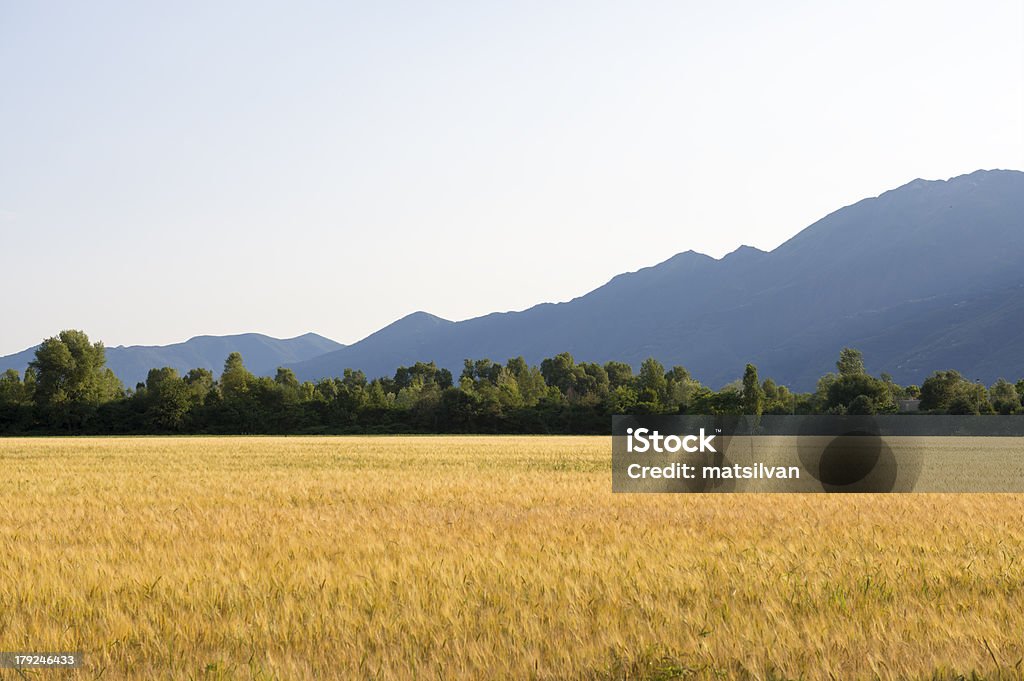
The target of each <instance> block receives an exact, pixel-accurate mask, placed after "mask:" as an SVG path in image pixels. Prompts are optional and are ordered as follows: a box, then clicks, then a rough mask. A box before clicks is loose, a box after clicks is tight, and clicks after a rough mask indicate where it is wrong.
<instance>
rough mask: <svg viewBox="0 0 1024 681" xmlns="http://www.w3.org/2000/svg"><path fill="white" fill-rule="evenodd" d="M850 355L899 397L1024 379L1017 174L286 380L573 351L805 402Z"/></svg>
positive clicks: (387, 343) (679, 262) (320, 360)
mask: <svg viewBox="0 0 1024 681" xmlns="http://www.w3.org/2000/svg"><path fill="white" fill-rule="evenodd" d="M847 345H849V346H853V347H856V348H859V349H861V350H863V351H864V353H865V357H866V360H867V365H868V369H869V370H870V371H873V372H875V373H878V372H883V371H885V372H889V373H891V374H892V375H893V377H894V378H895V379H896V380H897V381H900V382H903V383H918V382H920V381H921V380H922V379H923V378H924V377H925V376H926V375H927V374H928V373H930V372H931V371H933V370H935V369H947V368H955V369H959V370H960V371H962V372H964V373H965V374H966V375H967V376H968V377H969V378H971V379H980V380H982V381H984V382H986V383H989V382H991V381H993V380H994V379H995V378H997V377H999V376H1005V377H1007V378H1011V379H1016V378H1020V377H1022V376H1024V173H1022V172H1019V171H1010V170H991V171H977V172H974V173H971V174H969V175H963V176H960V177H956V178H953V179H950V180H947V181H942V180H939V181H926V180H914V181H913V182H910V183H909V184H906V185H904V186H902V187H899V188H897V189H893V190H891V191H888V192H885V193H884V194H882V195H880V196H878V197H875V198H869V199H865V200H863V201H860V202H858V203H855V204H853V205H851V206H847V207H845V208H842V209H840V210H837V211H836V212H834V213H832V214H830V215H828V216H826V217H824V218H822V219H821V220H819V221H818V222H815V223H814V224H812V225H811V226H809V227H807V228H806V229H804V230H803V231H801V232H800V233H799V234H797V235H796V236H794V237H793V238H792V239H790V240H789V241H787V242H786V243H784V244H782V245H781V246H779V247H778V248H776V249H775V250H773V251H771V252H770V253H769V252H764V251H760V250H757V249H755V248H750V247H746V246H744V247H741V248H739V249H737V250H736V251H734V252H732V253H730V254H728V255H727V256H725V257H723V258H721V259H714V258H711V257H709V256H706V255H701V254H699V253H694V252H692V251H687V252H685V253H680V254H678V255H676V256H673V257H672V258H670V259H668V260H666V261H665V262H662V263H661V264H659V265H656V266H654V267H649V268H646V269H642V270H640V271H638V272H632V273H628V274H622V275H619V276H617V277H615V278H614V279H612V280H611V281H609V282H608V283H607V284H605V285H604V286H602V287H600V288H598V289H596V290H594V291H592V292H590V293H588V294H586V295H584V296H581V297H579V298H576V299H574V300H572V301H569V302H567V303H558V304H542V305H537V306H535V307H531V308H529V309H527V310H524V311H521V312H509V313H495V314H490V315H486V316H484V317H478V318H475V319H469V320H466V321H462V322H450V321H447V320H444V319H440V318H439V317H435V316H433V315H430V314H427V313H424V312H419V313H415V314H413V315H409V316H408V317H405V318H403V319H400V320H398V321H397V322H395V323H393V324H391V325H390V326H388V327H385V328H384V329H382V330H380V331H378V332H377V333H375V334H373V335H371V336H368V337H367V338H365V339H363V340H361V341H359V342H358V343H355V344H353V345H350V346H346V347H343V348H340V349H337V350H334V351H333V352H329V353H327V354H324V355H321V356H318V357H314V358H311V359H306V360H304V361H298V362H296V363H294V364H292V365H291V366H292V368H293V369H294V370H295V372H296V374H297V375H298V376H299V377H300V378H301V379H315V378H319V377H322V376H332V375H340V374H341V373H342V371H343V370H344V369H345V368H346V367H352V368H359V369H363V370H364V371H365V372H366V373H367V374H368V375H370V376H377V375H384V374H390V373H392V372H393V371H394V369H395V368H396V367H397V366H399V365H407V364H410V363H412V362H414V361H416V360H436V361H437V362H438V363H439V364H440V365H442V366H445V367H448V368H449V369H451V370H452V371H453V372H455V373H456V375H458V371H459V370H460V369H461V366H462V361H463V359H464V358H467V357H471V358H482V357H489V358H491V359H493V360H498V361H504V360H505V359H507V358H509V357H514V356H517V355H523V356H524V357H525V358H526V359H527V360H528V361H530V362H531V363H536V362H539V361H540V360H541V359H543V358H544V357H549V356H552V355H554V354H556V353H558V352H562V351H569V352H571V353H572V354H573V355H574V356H575V357H576V358H577V359H579V360H588V361H599V362H605V361H608V360H612V359H617V360H623V361H627V362H629V363H631V364H633V365H634V366H635V367H636V366H638V365H639V363H640V362H641V361H642V360H643V359H644V358H646V357H648V356H653V357H656V358H658V359H659V360H661V361H662V362H663V363H665V364H666V365H674V364H681V365H683V366H685V367H687V368H688V369H690V370H691V372H692V373H693V374H694V375H695V376H696V377H697V378H699V379H701V380H702V381H704V382H706V383H708V384H710V385H711V386H713V387H720V386H721V385H722V384H725V383H727V382H729V381H730V380H733V379H735V378H737V377H739V376H740V375H741V374H742V372H743V367H744V364H745V363H746V362H753V363H755V364H757V365H758V367H759V369H760V372H761V375H762V376H772V377H774V378H775V379H776V380H777V381H779V382H781V383H785V384H789V385H790V386H791V387H794V388H796V389H800V390H807V389H811V388H813V386H814V382H815V380H816V379H817V377H818V376H820V375H822V374H823V373H825V372H827V371H830V370H832V369H833V368H834V362H835V359H836V357H837V355H838V353H839V350H840V348H842V347H843V346H847Z"/></svg>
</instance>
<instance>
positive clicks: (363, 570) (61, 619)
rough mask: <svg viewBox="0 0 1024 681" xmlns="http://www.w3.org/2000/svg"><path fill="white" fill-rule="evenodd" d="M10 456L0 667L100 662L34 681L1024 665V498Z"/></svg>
mask: <svg viewBox="0 0 1024 681" xmlns="http://www.w3.org/2000/svg"><path fill="white" fill-rule="evenodd" d="M936 446H941V445H940V444H936ZM0 466H2V471H3V485H2V486H0V547H2V552H0V650H8V651H11V650H39V651H42V650H46V651H58V650H78V651H81V652H82V653H83V654H84V657H85V664H84V666H83V667H82V668H81V669H80V670H77V671H72V672H60V673H54V672H50V671H35V672H31V673H30V672H26V675H27V676H28V677H30V678H51V677H52V678H58V676H59V677H60V678H96V677H100V678H103V679H123V678H208V679H215V678H216V679H222V678H223V679H233V678H238V679H250V678H259V679H272V678H273V679H278V678H279V679H298V678H314V677H316V678H365V677H372V678H388V679H405V678H445V679H448V678H453V679H476V678H538V679H556V678H557V679H562V678H573V679H575V678H579V679H604V678H631V679H632V678H637V679H645V678H658V679H665V678H756V679H766V678H806V679H831V678H851V677H853V678H875V677H881V678H933V677H937V678H950V679H952V678H956V677H957V676H958V675H960V674H963V675H966V676H968V677H969V676H970V675H971V673H976V674H978V675H981V676H984V677H986V678H1006V679H1019V678H1022V674H1024V670H1022V662H1021V660H1022V658H1024V636H1022V633H1021V632H1024V495H1007V494H1002V495H996V494H990V495H981V494H975V495H938V494H934V495H932V494H916V495H911V494H908V495H887V496H883V495H877V496H876V495H849V496H840V495H835V496H832V495H802V494H800V495H798V494H789V495H766V494H736V495H613V494H612V493H611V481H610V446H609V440H608V439H607V438H600V437H484V436H481V437H476V436H472V437H470V436H466V437H344V438H327V437H322V438H317V437H289V438H244V437H225V438H106V439H104V438H67V439H59V438H25V439H3V440H0ZM3 674H7V675H8V676H4V677H2V678H18V677H17V676H15V674H16V673H15V672H12V671H10V670H8V671H0V675H3Z"/></svg>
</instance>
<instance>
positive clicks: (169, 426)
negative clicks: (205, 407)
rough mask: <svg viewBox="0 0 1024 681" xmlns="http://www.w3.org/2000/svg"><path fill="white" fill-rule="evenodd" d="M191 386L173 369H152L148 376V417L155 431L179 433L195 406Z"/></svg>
mask: <svg viewBox="0 0 1024 681" xmlns="http://www.w3.org/2000/svg"><path fill="white" fill-rule="evenodd" d="M191 398H192V393H191V391H190V390H189V386H188V385H187V384H186V383H185V381H183V380H182V379H181V377H180V376H178V370H177V369H174V368H172V367H163V368H162V369H150V370H149V374H148V375H147V376H146V390H145V393H144V396H143V399H144V400H145V402H146V417H147V421H148V422H149V423H150V424H151V426H152V427H153V429H154V430H158V431H178V430H181V428H182V426H184V424H185V416H186V415H187V414H188V412H189V409H190V408H191V407H192V406H193V401H192V399H191Z"/></svg>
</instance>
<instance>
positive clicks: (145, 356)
mask: <svg viewBox="0 0 1024 681" xmlns="http://www.w3.org/2000/svg"><path fill="white" fill-rule="evenodd" d="M342 347H344V346H343V345H341V344H340V343H336V342H334V341H332V340H330V339H329V338H324V337H323V336H319V335H317V334H315V333H307V334H305V335H302V336H298V337H296V338H287V339H279V338H271V337H270V336H264V335H262V334H258V333H243V334H238V335H233V336H196V337H195V338H190V339H189V340H187V341H185V342H183V343H174V344H172V345H162V346H160V345H152V346H149V345H131V346H123V345H122V346H117V347H108V348H107V366H109V367H110V368H111V369H113V370H114V373H115V374H117V375H118V377H119V378H120V379H121V380H122V381H123V382H124V384H125V385H126V386H128V387H134V386H135V384H136V383H138V382H140V381H145V380H146V374H147V373H149V370H150V369H152V368H156V367H165V366H169V367H174V368H175V369H177V370H178V371H179V372H181V373H182V374H184V373H185V372H187V371H188V370H189V369H194V368H204V369H210V370H211V371H213V373H214V374H215V375H216V374H219V373H220V371H221V369H222V368H223V366H224V360H225V359H226V358H227V356H228V355H229V354H231V353H232V352H240V353H242V358H243V359H244V360H245V365H246V366H247V367H248V368H249V370H250V371H252V372H253V373H255V374H257V375H260V376H272V375H273V374H274V373H275V372H276V371H277V367H279V366H283V365H285V364H289V363H293V362H301V361H303V360H308V359H311V358H313V357H316V356H318V355H322V354H324V353H326V352H331V351H333V350H337V349H339V348H342ZM34 357H35V348H30V349H28V350H25V351H23V352H19V353H17V354H15V355H9V356H7V357H0V371H3V370H6V369H8V368H13V369H17V370H18V371H24V370H25V367H26V366H27V365H28V363H29V362H30V361H31V360H32V359H33V358H34Z"/></svg>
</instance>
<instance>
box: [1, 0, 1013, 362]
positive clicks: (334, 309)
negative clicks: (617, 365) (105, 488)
mask: <svg viewBox="0 0 1024 681" xmlns="http://www.w3.org/2000/svg"><path fill="white" fill-rule="evenodd" d="M979 168H986V169H990V168H1013V169H1024V3H1022V2H1020V0H976V1H974V2H970V3H966V2H944V1H941V0H938V1H936V0H928V1H916V0H907V1H899V2H891V0H889V1H887V2H872V1H862V2H856V3H851V2H846V1H844V2H830V1H828V0H824V1H821V0H818V1H814V2H810V1H809V2H787V1H779V2H772V3H763V2H736V1H734V2H721V3H713V2H687V1H682V0H676V1H673V2H643V1H638V2H629V3H626V2H598V1H587V2H561V1H559V0H545V1H543V2H530V1H525V2H516V3H497V2H486V1H481V0H476V1H473V2H454V1H452V2H444V1H438V2H433V3H425V2H407V3H401V2H388V1H386V0H382V1H381V2H372V3H348V2H323V3H319V2H303V1H301V0H300V1H290V2H276V3H274V2H212V3H211V2H196V3H190V2H174V3H139V2H104V1H103V0H94V1H91V2H87V3H85V2H45V3H29V2H18V1H17V0H0V259H2V267H0V290H2V291H3V292H4V295H3V298H2V300H3V312H4V314H3V315H2V319H3V321H2V322H0V355H3V354H9V353H13V352H16V351H19V350H22V349H24V348H27V347H29V346H31V345H34V344H36V343H38V342H40V341H41V340H42V339H43V338H45V337H48V336H52V335H54V334H55V333H57V332H58V331H60V330H61V329H65V328H79V329H83V330H85V331H86V332H87V333H89V335H90V337H92V338H93V339H94V340H103V341H104V342H105V343H106V344H107V345H108V346H115V345H122V344H123V345H133V344H166V343H171V342H177V341H182V340H185V339H187V338H189V337H191V336H194V335H199V334H227V333H242V332H250V331H253V332H261V333H266V334H269V335H272V336H276V337H291V336H296V335H299V334H302V333H305V332H307V331H315V332H317V333H321V334H323V335H325V336H328V337H330V338H333V339H335V340H337V341H339V342H343V343H351V342H354V341H356V340H358V339H360V338H362V337H364V336H366V335H367V334H369V333H371V332H373V331H375V330H376V329H378V328H380V327H382V326H384V325H386V324H388V323H390V322H392V321H394V320H395V319H398V318H400V317H402V316H404V315H406V314H408V313H411V312H414V311H416V310H426V311H429V312H432V313H434V314H437V315H439V316H442V317H445V318H447V319H456V320H457V319H465V318H469V317H475V316H478V315H481V314H486V313H489V312H493V311H503V310H516V309H523V308H526V307H529V306H531V305H533V304H536V303H539V302H545V301H562V300H569V299H571V298H573V297H576V296H579V295H582V294H584V293H586V292H587V291H589V290H591V289H593V288H596V287H597V286H600V285H601V284H603V283H605V282H607V281H608V280H609V279H610V278H611V277H612V276H614V275H616V274H618V273H620V272H626V271H633V270H636V269H639V268H641V267H646V266H649V265H653V264H655V263H657V262H660V261H662V260H665V259H667V258H669V257H671V256H672V255H673V254H675V253H678V252H680V251H684V250H688V249H693V250H696V251H699V252H703V253H707V254H709V255H712V256H714V257H721V256H722V255H724V254H726V253H728V252H730V251H732V250H734V249H735V248H737V247H739V246H740V245H741V244H747V245H752V246H756V247H758V248H762V249H765V250H770V249H772V248H774V247H776V246H778V245H779V244H780V243H782V242H784V241H785V240H786V239H788V238H789V237H791V236H793V235H794V234H796V233H797V232H798V231H800V230H801V229H803V228H804V227H806V226H807V225H809V224H811V223H813V222H814V221H816V220H818V219H820V218H821V217H824V216H825V215H826V214H828V213H830V212H832V211H834V210H837V209H839V208H841V207H842V206H845V205H849V204H851V203H854V202H856V201H858V200H860V199H862V198H865V197H869V196H875V195H877V194H879V193H881V192H883V191H886V190H888V189H892V188H894V187H897V186H899V185H902V184H905V183H907V182H909V181H911V180H913V179H915V178H919V177H921V178H925V179H946V178H949V177H954V176H957V175H962V174H964V173H969V172H971V171H974V170H977V169H979Z"/></svg>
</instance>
